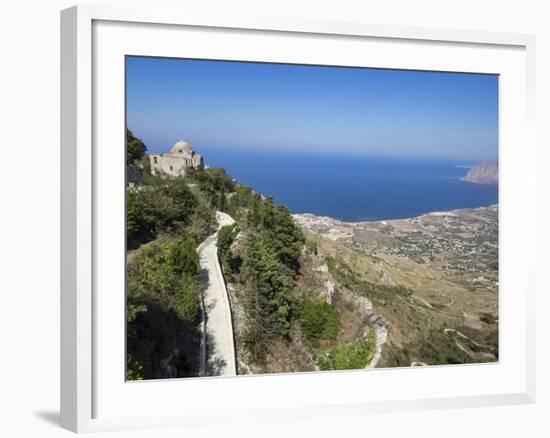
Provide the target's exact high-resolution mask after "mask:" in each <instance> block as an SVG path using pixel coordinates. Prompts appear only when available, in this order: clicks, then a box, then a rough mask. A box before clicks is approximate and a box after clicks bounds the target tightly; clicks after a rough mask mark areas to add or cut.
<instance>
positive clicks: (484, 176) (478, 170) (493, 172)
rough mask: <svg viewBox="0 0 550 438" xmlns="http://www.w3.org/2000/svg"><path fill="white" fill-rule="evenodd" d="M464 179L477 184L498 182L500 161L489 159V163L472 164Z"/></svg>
mask: <svg viewBox="0 0 550 438" xmlns="http://www.w3.org/2000/svg"><path fill="white" fill-rule="evenodd" d="M462 181H468V182H472V183H477V184H492V185H497V184H498V161H496V160H495V161H488V162H487V163H482V164H478V165H477V166H472V167H471V168H470V170H468V173H467V174H466V176H464V177H463V178H462Z"/></svg>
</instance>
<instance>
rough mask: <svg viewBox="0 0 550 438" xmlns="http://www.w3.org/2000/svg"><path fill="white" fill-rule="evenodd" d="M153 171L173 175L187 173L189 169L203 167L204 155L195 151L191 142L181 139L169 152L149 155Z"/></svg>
mask: <svg viewBox="0 0 550 438" xmlns="http://www.w3.org/2000/svg"><path fill="white" fill-rule="evenodd" d="M149 160H150V162H151V173H153V174H158V173H166V174H168V175H172V176H179V175H185V172H186V171H187V169H202V168H203V167H204V160H203V158H202V155H199V154H197V153H195V151H194V150H193V148H192V147H191V146H190V145H189V143H187V142H185V141H183V140H180V141H178V142H177V143H176V144H175V145H174V146H172V149H171V150H170V152H169V153H167V154H153V155H149Z"/></svg>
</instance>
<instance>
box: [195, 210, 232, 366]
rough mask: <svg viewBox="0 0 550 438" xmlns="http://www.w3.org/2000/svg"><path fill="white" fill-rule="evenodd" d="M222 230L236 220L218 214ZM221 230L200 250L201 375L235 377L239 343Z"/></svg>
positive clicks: (199, 248) (219, 226)
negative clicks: (221, 257) (221, 250)
mask: <svg viewBox="0 0 550 438" xmlns="http://www.w3.org/2000/svg"><path fill="white" fill-rule="evenodd" d="M216 220H217V221H218V230H219V229H220V228H221V227H223V226H224V225H231V224H233V223H234V222H235V221H234V220H233V218H232V217H231V216H229V215H228V214H226V213H222V212H221V211H218V212H216ZM217 240H218V231H216V232H215V233H214V234H212V235H210V236H209V237H208V238H207V239H206V240H205V241H204V242H202V243H201V244H200V245H199V247H198V248H197V252H198V254H199V257H200V263H201V269H202V283H203V292H202V300H203V312H204V323H203V333H202V334H203V338H202V341H201V361H200V375H201V376H235V375H237V371H236V365H235V344H234V342H233V323H232V320H231V308H230V305H229V297H228V295H227V289H226V287H225V282H224V279H223V275H222V270H221V267H220V263H219V261H218V245H217Z"/></svg>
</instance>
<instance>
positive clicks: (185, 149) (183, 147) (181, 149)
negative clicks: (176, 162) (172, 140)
mask: <svg viewBox="0 0 550 438" xmlns="http://www.w3.org/2000/svg"><path fill="white" fill-rule="evenodd" d="M170 152H171V153H172V154H174V155H180V154H185V155H187V154H191V153H192V152H193V148H191V146H190V145H189V143H187V142H186V141H183V140H180V141H178V142H177V143H176V144H175V145H174V146H172V149H171V150H170Z"/></svg>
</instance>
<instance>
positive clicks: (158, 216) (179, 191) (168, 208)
mask: <svg viewBox="0 0 550 438" xmlns="http://www.w3.org/2000/svg"><path fill="white" fill-rule="evenodd" d="M197 207H198V201H197V199H196V198H195V196H194V195H193V193H191V191H190V190H189V187H188V186H187V183H186V182H185V179H183V178H181V177H176V178H168V179H159V180H154V183H153V184H150V185H147V186H142V187H140V188H139V189H138V190H136V189H129V190H127V195H126V227H127V236H128V240H131V239H136V238H140V237H145V238H154V237H155V236H157V235H158V234H159V233H160V232H162V231H168V232H171V231H174V230H175V229H177V228H178V227H180V228H181V226H182V225H188V224H189V223H190V222H191V219H192V215H193V213H194V212H195V209H196V208H197Z"/></svg>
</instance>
